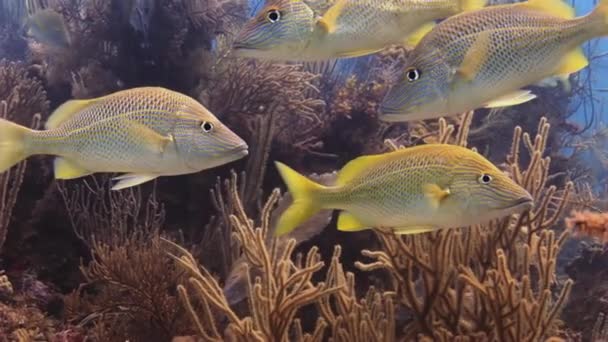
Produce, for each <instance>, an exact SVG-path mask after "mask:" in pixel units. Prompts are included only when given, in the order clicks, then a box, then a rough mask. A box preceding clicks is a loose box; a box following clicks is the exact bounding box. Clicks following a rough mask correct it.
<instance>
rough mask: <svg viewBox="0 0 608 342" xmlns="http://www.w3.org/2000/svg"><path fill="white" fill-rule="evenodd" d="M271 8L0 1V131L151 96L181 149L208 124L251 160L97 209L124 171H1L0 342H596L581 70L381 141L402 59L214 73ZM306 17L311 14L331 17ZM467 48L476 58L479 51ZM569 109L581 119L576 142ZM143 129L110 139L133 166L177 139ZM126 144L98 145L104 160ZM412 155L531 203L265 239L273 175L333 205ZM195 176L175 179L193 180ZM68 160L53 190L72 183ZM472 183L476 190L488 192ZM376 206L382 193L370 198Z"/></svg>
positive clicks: (598, 235) (594, 134)
mask: <svg viewBox="0 0 608 342" xmlns="http://www.w3.org/2000/svg"><path fill="white" fill-rule="evenodd" d="M284 2H286V1H269V2H268V3H267V4H262V2H261V1H260V2H259V3H249V2H247V1H245V0H129V1H121V0H44V1H42V0H24V1H21V0H19V1H17V0H4V1H0V58H1V59H2V60H1V61H0V118H2V119H4V120H6V121H3V122H9V121H10V122H14V123H16V124H19V125H20V126H22V127H31V128H32V129H36V130H44V129H45V128H44V124H45V123H47V121H49V117H50V115H51V113H52V112H53V111H54V110H56V109H57V108H59V107H60V106H61V105H62V104H64V103H66V101H69V100H84V102H71V103H72V104H73V105H74V104H78V103H80V104H84V103H85V102H87V105H85V106H83V107H82V108H80V107H79V106H72V107H70V108H71V109H72V110H71V111H68V113H67V114H64V115H60V116H55V115H53V116H54V119H53V120H50V121H51V122H56V123H57V124H59V125H60V123H59V122H64V124H66V125H67V123H65V122H69V118H72V120H75V119H74V118H82V117H87V116H86V113H88V112H87V108H88V110H89V111H92V109H91V107H89V105H90V104H88V101H90V100H91V99H96V98H103V97H106V96H108V95H111V94H116V93H117V92H120V91H122V90H130V89H135V88H141V87H160V88H164V89H169V90H172V91H175V92H178V93H181V94H183V95H185V96H187V97H189V98H190V99H191V100H192V101H194V102H196V103H197V105H196V108H199V110H201V109H200V108H203V109H204V110H205V111H206V112H205V113H207V112H208V115H211V116H206V117H208V118H212V119H205V120H201V121H195V122H196V123H197V124H198V125H197V126H196V129H197V132H198V133H197V134H201V135H202V134H206V133H209V132H212V131H213V130H214V129H215V128H216V127H219V125H223V126H225V127H227V128H228V129H229V130H230V131H231V132H233V134H234V135H235V136H238V138H239V139H242V140H244V141H245V142H246V143H247V146H248V156H247V157H243V158H240V159H237V160H231V161H230V162H228V161H226V162H225V163H220V164H221V165H219V166H217V167H215V168H212V169H208V170H205V171H202V172H199V171H200V170H202V169H203V168H205V167H200V166H199V167H197V168H195V169H196V170H194V171H193V172H191V173H188V174H186V175H182V176H176V177H160V178H157V179H155V180H152V181H150V182H149V183H145V184H142V185H141V186H135V187H129V188H126V189H124V190H120V191H114V190H111V188H112V187H113V186H114V185H115V184H116V181H114V180H112V178H113V177H116V176H120V174H115V173H112V172H110V171H116V172H121V173H122V172H130V171H129V170H122V169H118V168H116V169H107V170H103V171H108V173H99V174H95V175H89V176H86V177H82V178H78V179H74V180H57V179H55V178H56V177H55V174H56V172H57V164H55V166H54V167H55V169H54V168H53V158H54V157H51V156H35V157H31V158H28V159H27V160H26V161H22V162H20V163H18V164H17V165H16V166H15V167H12V168H10V169H9V170H8V171H6V172H4V173H1V174H0V247H1V248H2V249H1V254H0V256H1V260H0V261H1V268H2V269H3V270H4V271H2V274H1V275H0V338H1V339H2V340H17V341H39V340H44V341H85V340H92V341H125V340H129V341H176V342H177V341H224V340H239V341H328V340H331V341H397V340H404V341H412V340H416V341H454V340H462V341H539V340H542V341H559V340H567V341H571V340H574V341H577V340H584V341H588V340H592V341H597V340H602V339H605V338H606V336H608V334H607V333H606V331H607V330H608V329H606V327H607V326H608V324H607V322H608V321H606V319H605V317H606V312H608V308H606V307H605V304H604V303H605V299H606V298H605V296H606V295H605V288H606V285H605V280H606V278H608V274H607V273H606V270H605V269H606V264H607V263H608V259H607V258H606V255H608V254H607V253H606V252H605V248H604V246H605V244H606V243H608V225H607V224H606V218H605V216H606V214H605V213H604V211H605V210H606V209H608V203H607V202H606V190H605V189H606V187H605V180H606V179H605V175H606V167H607V166H608V157H607V156H606V153H605V146H606V143H607V141H606V140H607V139H606V138H607V136H608V135H607V134H606V128H605V127H604V126H602V125H601V124H597V123H599V122H602V121H604V116H603V115H602V109H603V107H602V105H601V103H600V102H599V99H598V98H597V96H598V89H596V88H595V84H594V83H593V82H592V81H590V80H591V79H592V78H593V76H594V75H596V74H594V73H593V72H595V69H591V68H590V69H589V70H590V71H589V72H588V74H583V73H575V74H572V75H571V76H570V77H569V78H568V79H567V80H566V79H564V78H557V79H553V80H549V81H548V82H544V83H543V84H541V85H535V86H531V87H527V88H526V89H529V90H531V92H533V94H534V95H535V96H536V99H534V100H533V101H529V102H526V103H523V104H520V105H517V106H510V107H502V108H491V109H483V108H482V109H477V110H475V111H474V112H473V111H470V112H466V113H462V114H458V115H453V116H446V117H445V118H441V119H431V120H426V121H409V122H402V123H389V122H385V121H382V120H380V116H381V111H380V108H381V104H382V103H383V101H384V99H385V95H386V93H387V92H388V91H389V89H392V88H393V86H394V85H395V84H396V83H397V82H399V81H400V80H403V77H407V76H408V75H405V74H404V71H405V70H409V69H408V68H409V67H410V65H409V64H408V63H409V57H410V55H411V53H412V49H411V47H410V46H401V45H391V46H388V47H387V48H386V49H383V50H381V51H379V52H377V53H374V54H371V53H370V54H368V55H366V56H363V57H358V58H345V59H337V60H322V61H316V62H298V61H292V62H286V61H270V60H263V59H251V58H236V57H235V56H234V55H233V50H232V46H233V44H234V41H235V39H237V37H238V35H239V32H240V31H241V29H242V28H243V27H245V26H246V25H247V24H246V22H247V21H249V20H252V19H251V18H253V17H254V16H255V15H256V14H258V13H264V12H260V11H264V10H263V9H262V8H264V5H269V6H277V4H279V5H280V4H282V3H284ZM304 2H306V3H307V5H308V6H310V7H311V8H313V9H314V11H316V12H315V13H320V14H322V13H321V12H324V11H327V10H328V8H332V6H334V5H336V2H334V1H331V2H329V1H328V2H327V3H325V2H323V1H317V0H315V1H304ZM397 2H398V1H397ZM337 3H338V5H339V6H342V7H337V9H336V8H334V9H333V12H330V13H334V14H332V16H333V19H331V18H330V19H331V20H329V21H328V20H326V21H325V23H323V24H322V25H321V28H325V29H327V28H330V30H325V31H324V32H326V33H327V32H330V31H331V32H336V30H337V32H338V33H339V27H336V26H333V25H336V23H339V14H340V8H345V7H344V6H345V3H343V2H342V1H337ZM369 3H370V4H372V6H371V7H369V8H372V10H377V9H378V7H374V6H377V4H378V3H375V2H374V1H371V0H370V1H369ZM468 3H469V2H468ZM470 3H473V2H470ZM475 3H477V2H475ZM503 3H507V2H503ZM536 3H537V4H538V1H536ZM493 4H495V3H493ZM476 6H477V5H476ZM346 8H347V6H346ZM369 8H368V9H367V10H369ZM328 17H331V16H328ZM272 18H274V17H272ZM272 18H270V19H272ZM326 19H327V18H326ZM328 23H329V24H328ZM332 27H333V28H332ZM403 41H404V42H405V39H404V40H403ZM487 41H488V40H487V37H486V38H483V39H481V40H479V41H478V43H477V44H478V46H481V47H484V46H485V49H486V50H487V45H484V44H486V43H487ZM484 42H486V43H484ZM482 50H483V49H482ZM359 52H361V51H359ZM587 53H591V55H589V56H588V59H589V60H590V61H591V65H592V67H593V66H594V65H597V63H598V62H601V60H602V59H601V57H602V56H601V51H597V50H594V49H587ZM466 65H467V64H465V66H466ZM464 70H465V71H467V70H468V71H471V70H473V71H475V70H474V68H473V69H471V65H468V67H466V68H464ZM591 70H593V71H591ZM478 71H479V70H478ZM414 76H415V75H414ZM600 90H601V89H600ZM140 99H141V98H140ZM188 101H190V100H188ZM93 102H97V101H93ZM68 103H70V102H68ZM119 103H123V102H119ZM127 103H131V102H127ZM150 103H152V104H154V105H158V104H159V103H160V104H162V103H163V102H162V101H157V98H151V99H150ZM590 104H593V105H590ZM199 105H202V107H198V106H199ZM110 107H112V109H115V108H114V107H120V105H116V106H112V105H111V106H110ZM95 108H98V107H95ZM137 108H138V109H137V110H140V109H141V108H140V107H137ZM143 108H144V109H149V108H150V107H143ZM153 108H157V107H153ZM580 108H591V109H592V110H590V111H588V112H587V113H586V114H587V115H586V119H587V121H586V122H583V123H580V121H577V119H578V118H579V117H581V115H580V113H581V109H580ZM64 109H65V107H64ZM75 109H79V110H75ZM110 112H111V111H107V113H110ZM183 112H188V113H190V112H191V111H189V110H184V111H183ZM104 113H105V112H104ZM112 113H113V112H112ZM176 113H178V114H175V115H176V116H179V115H181V114H183V113H182V111H179V110H177V111H176ZM55 114H57V113H55ZM79 115H80V116H79ZM104 115H108V114H104ZM168 115H169V114H167V116H168ZM205 115H207V114H205ZM58 117H59V118H61V120H59V122H58V120H57V118H58ZM104 118H105V116H104ZM146 118H149V117H146ZM216 119H217V121H216ZM64 120H67V121H64ZM145 122H146V124H142V125H135V126H134V127H135V129H134V130H133V131H131V132H132V133H133V132H135V133H137V134H131V135H126V136H129V137H138V138H142V140H144V141H145V142H148V143H149V144H147V145H146V144H143V146H148V147H150V146H153V147H154V148H153V149H147V150H145V151H147V152H155V153H160V152H162V153H165V152H166V151H169V150H168V149H167V146H174V145H173V144H175V142H176V141H178V140H179V139H177V137H176V136H175V135H174V131H169V130H167V131H162V132H163V134H162V135H161V136H157V135H154V134H150V133H151V132H160V131H161V130H160V129H159V128H157V126H155V124H156V122H157V121H156V120H149V121H145ZM175 122H180V121H175ZM185 122H190V121H188V120H187V119H185ZM210 122H212V124H213V125H212V126H211V129H210V128H209V126H208V125H206V124H208V123H210ZM131 123H132V121H125V123H124V124H121V125H119V126H115V127H118V128H120V129H123V128H124V127H130V126H129V125H130V124H131ZM186 126H187V125H186ZM95 127H97V126H95ZM150 128H151V129H150ZM24 129H25V128H22V130H24ZM3 132H5V131H3ZM94 132H96V131H94ZM117 132H120V131H119V130H118V129H116V130H114V131H112V133H114V134H116V133H117ZM107 134H108V133H105V134H102V135H101V136H100V137H101V138H105V137H107V136H108V135H107ZM122 136H123V135H122V134H117V135H116V136H114V138H113V139H101V140H100V141H102V142H104V143H108V144H110V145H109V146H114V145H112V143H114V142H115V141H117V140H119V139H120V137H122ZM6 137H7V135H4V136H0V149H4V148H6V147H7V146H8V147H11V146H12V147H14V146H15V144H14V140H10V139H9V140H6ZM88 137H90V138H87V139H86V140H85V141H86V142H98V141H97V140H95V138H96V137H97V136H95V135H94V134H92V135H89V136H88ZM97 138H98V137H97ZM172 139H174V140H172ZM234 139H236V138H234ZM220 140H222V141H224V140H225V139H220ZM220 140H218V141H220ZM134 141H136V142H139V140H137V139H135V140H134ZM84 144H85V143H84V142H83V143H80V144H76V145H74V146H72V149H73V150H72V151H74V150H79V148H78V147H79V146H80V147H81V146H82V145H84ZM429 144H450V145H457V146H462V147H465V148H469V149H474V150H475V151H476V155H478V156H479V158H483V159H484V160H488V161H489V162H491V163H492V164H494V165H496V167H497V168H498V170H499V171H500V172H502V173H504V176H505V177H508V178H509V179H510V182H512V183H513V184H514V185H513V187H514V188H513V189H516V188H517V189H522V190H523V191H525V192H526V193H528V194H529V196H530V197H531V198H532V199H533V202H534V206H533V207H531V208H529V207H527V208H526V210H525V211H524V212H518V213H513V214H512V215H509V214H510V212H509V213H507V214H505V215H503V216H501V218H498V219H495V220H492V221H491V222H485V221H484V222H481V221H480V222H477V221H478V220H480V218H481V217H482V216H483V215H482V214H485V213H481V214H479V216H475V217H468V219H471V220H472V221H475V222H476V223H477V224H474V225H472V226H470V227H454V228H450V229H441V230H435V231H431V232H426V233H418V234H405V235H401V234H395V231H394V230H393V229H391V228H402V227H375V228H373V229H359V228H361V227H358V228H357V230H358V231H356V232H343V231H340V230H337V229H336V227H337V225H338V221H339V220H340V219H339V218H338V215H337V213H334V211H332V210H330V209H334V208H335V207H334V206H329V205H328V206H327V207H326V208H319V209H324V210H321V211H319V212H318V213H316V214H314V215H313V216H311V217H310V218H307V219H306V220H305V222H303V223H302V224H301V225H299V226H298V227H296V228H295V229H294V230H292V231H291V232H287V233H286V234H282V235H279V234H275V233H276V231H277V230H280V227H279V226H278V222H281V219H282V217H283V216H284V214H285V213H286V212H288V211H289V209H288V208H290V206H291V205H292V203H294V199H293V198H294V197H295V201H296V202H297V201H298V196H297V195H298V194H290V193H289V192H286V191H285V190H286V185H285V183H284V182H283V179H282V178H281V177H280V175H279V172H278V171H277V170H276V168H275V167H274V162H275V161H280V162H282V163H284V164H285V165H289V167H290V168H292V169H293V170H297V172H298V173H301V174H302V175H303V176H302V177H306V178H309V179H311V180H312V181H314V182H315V183H319V184H322V185H323V186H326V187H329V188H331V187H334V186H336V184H339V183H340V182H341V180H340V179H341V177H342V180H344V179H345V177H346V178H349V179H350V176H349V175H352V170H359V169H358V168H355V169H353V168H345V165H348V164H349V162H351V161H353V160H355V161H356V160H360V161H361V159H357V157H360V156H363V155H375V154H383V153H388V152H391V151H400V150H401V149H406V150H407V149H408V148H410V147H413V146H420V145H429ZM194 145H195V144H194V143H190V144H186V145H183V146H188V147H189V148H190V147H192V146H194ZM211 145H214V144H211V143H204V144H203V145H200V146H203V147H201V149H199V150H198V151H203V150H204V151H210V150H213V149H212V148H208V146H211ZM96 146H99V145H96ZM104 146H105V145H104ZM130 146H132V145H130ZM137 146H139V145H137ZM214 146H215V145H214ZM205 147H206V148H205ZM95 151H96V152H99V151H100V150H95ZM111 151H112V152H115V153H116V151H119V149H115V150H111ZM120 151H123V150H120ZM179 151H182V150H179ZM55 152H56V153H59V152H57V151H55ZM62 152H65V151H62ZM201 153H202V152H201ZM397 154H399V153H398V152H397ZM105 155H106V154H103V153H100V154H99V155H98V156H99V157H98V158H99V159H103V158H105V157H103V156H105ZM142 155H143V154H131V155H129V158H127V159H129V160H130V159H132V158H136V157H141V156H142ZM194 156H196V158H207V157H208V155H206V154H205V156H201V154H195V155H194ZM2 158H5V156H4V155H3V156H0V159H2ZM196 158H185V159H177V158H176V159H174V160H175V161H176V162H177V161H178V160H181V162H183V163H186V165H191V164H188V163H191V162H192V161H194V160H196ZM142 159H143V160H147V157H146V158H142ZM201 160H203V159H201ZM79 162H80V163H82V161H81V160H80V159H76V160H72V163H71V164H70V166H72V167H71V168H68V170H71V171H73V169H74V166H80V167H83V166H84V165H85V164H78V163H79ZM89 163H90V161H89ZM351 163H352V162H351ZM74 164H76V165H74ZM357 164H358V163H354V164H350V165H357ZM64 165H65V164H64ZM87 165H89V164H87ZM359 165H360V164H359ZM476 165H477V164H476ZM342 169H350V170H351V171H350V172H344V173H342V172H341V171H340V170H342ZM64 170H65V169H64ZM83 170H84V171H95V170H98V169H94V170H93V169H90V170H88V169H81V171H83ZM365 170H367V169H365ZM139 171H141V170H139ZM339 171H340V172H339ZM84 174H85V173H82V174H78V175H79V176H84ZM403 174H404V175H405V174H406V173H403ZM345 175H346V176H345ZM139 176H141V174H140V175H139ZM483 176H484V174H480V175H478V176H476V177H475V178H474V180H475V181H477V180H479V181H480V182H482V181H483V182H485V179H486V178H484V177H483ZM138 179H139V178H138ZM398 180H399V179H397V181H398ZM489 181H492V178H490V179H489ZM428 185H433V186H428ZM420 189H422V190H423V191H422V192H421V193H420V194H421V196H428V198H430V199H432V200H433V201H431V202H428V203H427V202H424V203H426V204H432V205H433V207H437V208H439V209H440V210H441V209H445V212H442V215H445V217H448V218H453V217H456V216H450V215H457V214H458V213H459V212H457V211H456V212H455V211H453V209H450V208H453V207H447V206H444V207H442V206H441V203H443V202H442V201H443V200H444V199H445V198H450V197H449V196H452V195H455V194H454V193H452V191H453V189H456V188H451V187H450V186H449V183H445V179H443V178H441V177H438V178H437V182H436V183H434V184H425V186H421V187H420ZM377 193H384V192H383V191H382V188H380V189H379V190H378V191H376V192H373V193H371V194H370V193H368V194H367V197H366V199H367V198H373V197H374V196H376V195H375V194H377ZM293 195H296V196H293ZM478 195H479V194H478ZM480 196H481V195H480ZM483 196H489V195H483ZM494 196H499V197H500V196H502V195H494ZM474 197H475V196H471V198H474ZM416 198H418V197H416ZM424 198H427V197H424ZM381 199H382V198H380V202H381V203H382V204H383V205H386V206H394V205H395V203H384V202H382V201H381ZM376 200H378V199H377V198H376ZM365 203H366V205H368V206H366V207H365V208H369V202H365ZM416 203H417V202H416ZM316 204H318V205H319V206H321V203H320V202H319V203H316ZM399 205H402V204H399ZM403 205H405V204H403ZM415 205H417V204H415ZM379 208H380V209H378V210H383V208H384V207H382V206H380V207H379ZM415 208H419V209H420V210H428V207H415ZM338 209H339V208H338ZM528 209H529V210H528ZM360 212H365V211H357V210H352V211H351V213H350V214H354V215H352V216H355V215H357V214H360ZM442 217H443V216H442ZM355 218H356V217H355ZM349 219H352V217H350V218H349ZM350 222H352V221H350ZM365 228H372V227H365ZM417 228H421V227H417ZM410 231H412V230H411V229H410ZM581 238H584V239H585V240H584V241H583V242H581V241H580V239H581Z"/></svg>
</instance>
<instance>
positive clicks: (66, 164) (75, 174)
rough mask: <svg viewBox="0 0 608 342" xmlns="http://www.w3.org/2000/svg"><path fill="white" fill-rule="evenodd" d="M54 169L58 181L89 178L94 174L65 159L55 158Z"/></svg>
mask: <svg viewBox="0 0 608 342" xmlns="http://www.w3.org/2000/svg"><path fill="white" fill-rule="evenodd" d="M54 169H55V178H56V179H74V178H80V177H84V176H88V175H90V174H92V173H93V172H92V171H89V170H86V169H84V168H82V167H80V166H78V165H76V164H74V163H73V162H71V161H69V160H67V159H65V158H63V157H57V158H55V163H54Z"/></svg>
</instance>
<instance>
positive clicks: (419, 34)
mask: <svg viewBox="0 0 608 342" xmlns="http://www.w3.org/2000/svg"><path fill="white" fill-rule="evenodd" d="M433 27H435V23H428V24H424V25H422V26H421V27H419V28H418V29H417V30H416V31H414V33H412V34H410V35H409V36H408V37H407V38H406V39H405V42H404V45H405V46H407V47H410V48H414V47H415V46H416V45H418V43H420V41H421V40H422V38H424V36H426V35H427V34H428V33H429V32H431V30H432V29H433Z"/></svg>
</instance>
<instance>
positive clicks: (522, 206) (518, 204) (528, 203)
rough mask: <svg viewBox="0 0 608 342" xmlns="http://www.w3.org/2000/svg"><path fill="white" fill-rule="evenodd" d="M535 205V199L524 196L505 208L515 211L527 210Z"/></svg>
mask: <svg viewBox="0 0 608 342" xmlns="http://www.w3.org/2000/svg"><path fill="white" fill-rule="evenodd" d="M533 205H534V200H533V199H532V198H531V197H527V196H526V197H522V198H519V199H517V200H516V201H515V202H513V204H511V205H510V206H508V207H506V208H504V209H505V210H513V211H521V212H523V211H526V210H529V209H531V208H532V206H533Z"/></svg>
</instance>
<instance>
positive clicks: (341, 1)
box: [317, 0, 347, 33]
mask: <svg viewBox="0 0 608 342" xmlns="http://www.w3.org/2000/svg"><path fill="white" fill-rule="evenodd" d="M346 2H347V0H337V1H336V3H335V4H334V5H333V6H331V7H330V8H329V9H328V10H327V12H325V13H324V14H323V16H322V17H321V18H319V20H318V21H317V25H319V26H320V27H321V28H322V29H323V31H325V32H326V33H333V32H334V31H335V30H336V25H337V21H338V18H339V17H340V14H342V11H343V10H344V6H346Z"/></svg>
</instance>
